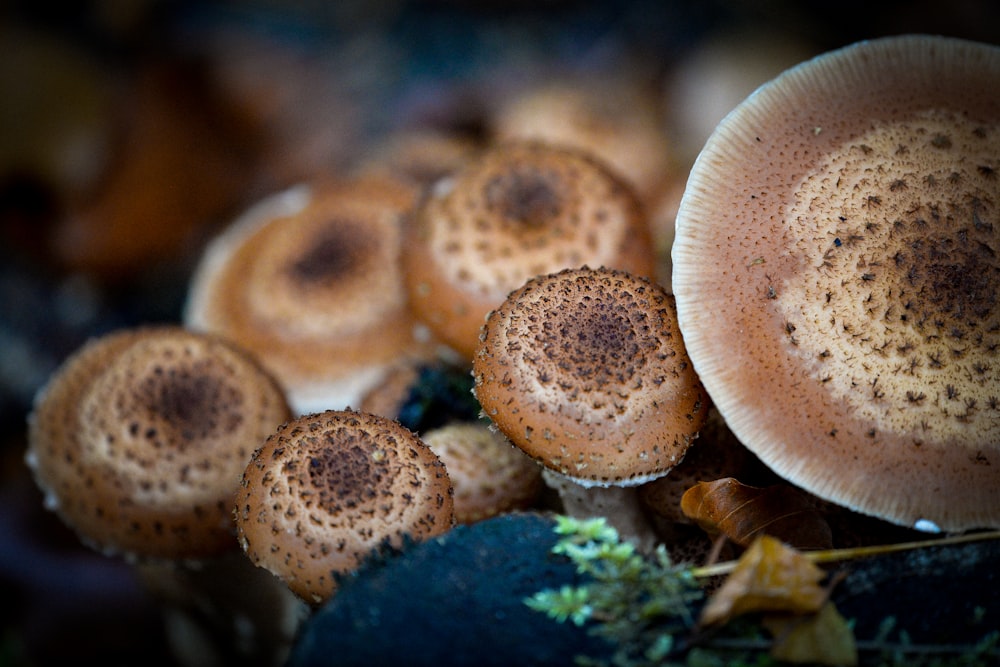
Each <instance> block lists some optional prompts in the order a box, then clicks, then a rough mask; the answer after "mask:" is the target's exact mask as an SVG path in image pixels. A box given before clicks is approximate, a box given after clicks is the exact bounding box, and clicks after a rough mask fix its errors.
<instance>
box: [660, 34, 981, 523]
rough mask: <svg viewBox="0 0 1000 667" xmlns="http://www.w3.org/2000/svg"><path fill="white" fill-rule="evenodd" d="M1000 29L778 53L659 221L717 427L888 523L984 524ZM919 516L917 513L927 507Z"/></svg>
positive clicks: (773, 463) (804, 482)
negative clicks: (782, 66)
mask: <svg viewBox="0 0 1000 667" xmlns="http://www.w3.org/2000/svg"><path fill="white" fill-rule="evenodd" d="M998 82H1000V48H997V47H995V46H987V45H982V44H976V43H972V42H966V41H961V40H956V39H947V38H937V37H926V36H904V37H893V38H884V39H879V40H873V41H869V42H861V43H858V44H855V45H851V46H848V47H845V48H843V49H840V50H837V51H833V52H831V53H828V54H826V55H823V56H820V57H818V58H816V59H813V60H811V61H807V62H805V63H803V64H801V65H799V66H797V67H794V68H792V69H791V70H788V71H787V72H785V73H784V74H782V75H781V76H779V77H778V78H776V79H775V80H773V81H772V82H770V83H769V84H766V85H765V86H763V87H762V88H760V89H759V90H758V91H757V92H756V93H754V94H753V95H751V96H750V97H749V98H748V99H747V100H746V101H745V102H743V103H742V104H741V105H740V106H738V107H737V108H736V109H735V110H734V111H733V112H732V113H731V114H730V115H729V116H728V117H727V118H726V119H725V120H724V121H723V122H722V123H721V124H720V125H719V127H718V129H717V130H716V131H715V133H714V134H713V135H712V137H711V139H709V141H708V143H707V144H706V146H705V148H704V150H703V152H702V153H701V155H700V157H699V158H698V160H697V163H696V164H695V167H694V169H693V170H692V173H691V176H690V180H689V183H688V187H687V190H686V192H685V194H684V197H683V200H682V203H681V207H680V212H679V214H678V219H677V237H676V241H675V244H674V250H673V260H674V280H673V288H674V291H675V294H676V296H677V309H678V317H679V320H680V325H681V330H682V331H683V333H684V339H685V344H686V345H687V348H688V351H689V353H690V355H691V359H692V361H693V362H694V365H695V368H696V369H697V371H698V374H699V376H700V377H701V379H702V381H703V382H704V383H705V386H706V388H707V389H708V392H709V394H710V396H711V397H712V400H713V402H714V403H715V404H716V405H717V406H718V409H719V411H720V412H721V414H722V415H723V417H724V418H725V420H726V422H727V423H728V424H729V426H730V428H731V429H732V430H733V432H734V433H735V434H736V435H737V436H738V437H739V439H740V440H741V441H742V442H743V443H744V444H745V445H746V446H747V447H748V448H750V449H751V450H752V451H754V452H755V453H756V454H757V455H758V456H759V457H760V458H761V459H762V460H763V461H764V462H765V463H766V464H767V465H768V466H770V467H771V468H772V469H773V470H774V471H776V472H777V473H779V474H781V475H783V476H784V477H786V478H787V479H789V480H790V481H792V482H793V483H795V484H798V485H799V486H802V487H804V488H805V489H806V490H808V491H811V492H812V493H814V494H816V495H818V496H820V497H822V498H825V499H827V500H830V501H833V502H835V503H838V504H841V505H844V506H847V507H849V508H852V509H854V510H857V511H860V512H863V513H867V514H871V515H874V516H877V517H881V518H883V519H887V520H889V521H892V522H896V523H899V524H901V525H906V526H915V525H916V526H928V527H930V525H931V524H934V525H936V526H938V527H939V528H941V529H944V530H962V529H967V528H972V527H977V526H1000V500H998V495H997V489H998V488H1000V380H998V372H1000V301H998V293H1000V219H998V218H1000V175H998V170H1000V85H998ZM928 522H930V523H928Z"/></svg>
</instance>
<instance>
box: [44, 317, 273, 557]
mask: <svg viewBox="0 0 1000 667" xmlns="http://www.w3.org/2000/svg"><path fill="white" fill-rule="evenodd" d="M289 416H290V413H289V410H288V405H287V404H286V402H285V398H284V394H283V393H282V391H281V388H280V387H279V386H278V384H277V383H276V382H275V381H274V379H273V378H272V377H271V376H270V375H269V374H267V373H266V372H265V371H264V370H263V369H262V368H261V367H260V366H259V364H257V363H256V361H254V360H253V359H252V358H251V357H250V356H249V355H247V354H246V352H244V351H243V350H240V349H238V348H236V347H234V346H232V345H231V344H229V343H227V342H224V341H222V340H220V339H218V338H216V337H214V336H207V335H201V334H195V333H193V332H189V331H185V330H184V329H181V328H180V327H172V326H163V327H143V328H138V329H125V330H121V331H117V332H113V333H110V334H107V335H105V336H102V337H100V338H96V339H93V340H91V341H90V342H88V343H87V344H86V345H84V346H83V347H82V348H81V349H79V350H78V351H77V352H76V353H75V354H73V355H72V356H71V357H70V358H69V359H68V360H67V361H66V362H65V363H64V364H63V366H62V367H61V368H60V369H59V370H57V372H56V373H55V374H54V375H53V376H52V378H51V379H50V380H49V381H48V383H47V385H46V386H45V387H44V388H43V389H42V391H41V392H40V393H39V395H38V397H37V399H36V402H35V405H34V409H33V411H32V412H31V415H30V417H29V444H28V450H27V457H26V460H27V462H28V465H29V466H30V468H31V470H32V471H33V474H34V476H35V480H36V481H37V483H38V485H39V487H41V489H42V490H43V491H44V492H45V503H46V505H47V506H48V507H49V508H51V509H53V510H55V512H56V513H57V514H58V515H59V516H60V517H61V518H62V519H63V520H64V521H65V522H66V523H67V524H68V525H69V526H70V527H71V528H72V529H73V530H75V531H76V532H77V534H78V535H79V536H80V539H81V540H82V541H84V542H85V543H87V544H88V545H90V546H92V547H93V548H95V549H97V550H99V551H102V552H104V553H108V554H122V555H126V556H129V557H132V558H138V557H159V558H169V559H175V558H200V557H207V556H212V555H217V554H220V553H223V552H225V551H227V550H230V549H233V548H235V547H236V546H237V544H236V540H235V538H234V529H233V522H232V517H231V507H232V499H233V496H234V493H235V492H236V488H237V484H238V481H239V477H240V474H241V473H242V472H243V468H244V467H245V466H246V464H247V461H249V460H250V455H251V454H252V453H253V451H254V449H255V448H256V447H258V446H259V445H260V443H261V442H263V441H264V439H265V438H266V437H267V435H268V434H269V433H270V432H272V431H273V430H274V428H275V427H276V425H277V424H280V423H281V422H283V421H284V420H286V419H288V417H289Z"/></svg>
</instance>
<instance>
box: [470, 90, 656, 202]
mask: <svg viewBox="0 0 1000 667" xmlns="http://www.w3.org/2000/svg"><path fill="white" fill-rule="evenodd" d="M658 102H659V100H658V99H657V97H656V95H654V94H653V93H652V91H650V90H648V89H647V88H646V87H645V86H643V85H642V83H641V82H640V81H630V80H627V79H626V78H622V77H618V78H615V79H611V78H610V77H607V76H598V77H589V78H587V79H586V80H582V78H581V79H574V78H569V77H567V78H563V79H556V80H550V79H546V80H545V81H544V82H543V83H539V84H536V85H533V86H530V87H528V88H526V89H525V90H523V91H521V92H520V93H518V94H515V95H513V96H512V97H510V98H508V99H507V100H506V101H505V102H504V103H503V104H501V105H500V106H499V108H497V109H496V110H495V111H494V112H493V114H492V116H491V118H490V119H489V125H490V130H491V132H492V134H493V137H494V139H495V140H496V141H499V142H505V141H513V140H522V141H523V140H528V141H541V142H544V143H549V144H553V145H556V146H569V147H572V148H576V149H579V150H583V151H586V152H588V153H590V154H591V155H593V156H594V157H596V158H598V159H599V160H602V161H603V162H605V163H606V164H607V165H608V166H609V167H611V169H613V170H614V171H615V173H617V174H620V175H621V176H622V177H623V178H624V179H625V180H626V181H628V182H629V184H631V185H632V187H633V188H635V190H636V192H638V193H639V195H640V196H641V197H642V198H643V200H646V198H647V197H648V196H649V195H650V194H651V193H653V192H654V191H655V190H656V189H657V188H658V187H659V185H660V182H661V181H662V180H663V179H664V177H665V175H666V174H668V173H670V171H671V170H672V168H673V164H672V159H671V155H670V151H671V147H670V142H669V141H668V139H667V133H666V130H665V123H664V121H663V117H662V111H661V109H660V108H659V106H658Z"/></svg>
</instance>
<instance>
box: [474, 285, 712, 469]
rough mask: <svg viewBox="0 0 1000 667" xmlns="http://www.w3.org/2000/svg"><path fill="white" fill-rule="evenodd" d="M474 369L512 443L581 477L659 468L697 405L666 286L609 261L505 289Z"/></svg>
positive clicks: (674, 458)
mask: <svg viewBox="0 0 1000 667" xmlns="http://www.w3.org/2000/svg"><path fill="white" fill-rule="evenodd" d="M473 375H474V377H475V394H476V397H477V398H478V399H479V402H480V404H481V405H482V407H483V411H484V412H485V414H486V415H487V416H488V417H489V418H490V419H491V420H493V422H494V423H496V425H497V426H498V427H499V428H500V430H501V431H503V433H504V434H505V435H506V436H507V437H508V438H510V440H511V441H512V442H513V443H514V444H516V445H517V446H518V447H520V448H521V449H523V450H524V451H525V452H527V453H528V454H529V455H531V456H532V457H533V458H535V459H536V460H538V461H539V462H540V463H542V464H543V465H545V466H547V467H548V468H551V469H553V470H555V471H557V472H559V473H561V474H563V475H565V476H566V477H569V478H571V479H573V480H574V481H576V482H578V483H579V484H581V485H586V486H610V485H620V486H631V485H636V484H641V483H643V482H646V481H649V480H652V479H655V478H657V477H659V476H661V475H664V474H666V473H667V472H668V471H669V470H670V469H671V468H673V467H674V466H675V465H677V464H678V463H680V461H681V459H682V458H683V457H684V454H685V452H686V451H687V449H688V447H689V446H690V445H691V442H692V441H693V440H694V439H695V437H696V436H697V434H698V429H699V428H700V427H701V425H702V424H703V423H704V420H705V418H706V414H707V411H708V400H707V396H706V395H705V392H704V390H703V389H702V387H701V384H700V382H699V381H698V378H697V376H696V375H695V373H694V369H693V367H692V366H691V363H690V361H689V359H688V357H687V352H686V351H685V349H684V344H683V341H682V340H681V336H680V331H679V329H678V328H677V321H676V314H675V311H674V302H673V297H672V296H671V295H669V294H667V293H666V292H665V291H664V290H663V288H661V287H660V286H658V285H656V284H654V283H652V282H651V281H649V280H647V279H645V278H641V277H638V276H633V275H631V274H629V273H626V272H624V271H616V270H613V269H590V268H587V267H583V268H579V269H565V270H563V271H560V272H557V273H552V274H547V275H544V276H538V277H535V278H533V279H531V280H529V281H528V282H527V283H526V284H525V285H523V286H522V287H520V288H519V289H517V290H515V291H513V292H511V294H510V295H509V296H508V297H507V299H506V300H505V301H504V302H503V304H502V305H501V306H500V307H499V308H498V309H497V310H495V311H493V312H491V313H490V315H489V319H488V320H487V321H486V324H485V326H484V327H483V334H482V336H481V342H480V345H479V349H478V350H477V352H476V355H475V357H474V358H473Z"/></svg>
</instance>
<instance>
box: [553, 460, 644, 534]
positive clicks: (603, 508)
mask: <svg viewBox="0 0 1000 667" xmlns="http://www.w3.org/2000/svg"><path fill="white" fill-rule="evenodd" d="M542 478H543V479H544V480H545V483H546V484H547V485H548V486H549V488H551V489H553V490H555V491H556V493H558V494H559V500H560V501H561V502H562V505H563V511H564V513H565V514H567V515H569V516H572V517H576V518H579V519H584V518H589V517H594V516H600V517H604V518H605V519H607V521H608V523H609V524H611V525H612V526H613V527H614V528H615V530H617V531H618V534H619V535H620V536H621V538H622V539H623V540H628V541H629V542H632V543H633V544H634V545H635V547H636V549H638V550H639V551H642V552H643V553H650V552H652V551H653V549H654V548H655V547H656V544H657V542H658V541H659V540H658V539H657V536H656V531H655V530H654V529H653V524H652V523H650V521H649V518H648V517H647V516H646V513H645V510H644V509H643V506H642V503H641V502H640V500H639V492H638V487H631V486H589V487H587V486H581V485H580V484H577V483H576V482H574V481H573V480H572V479H570V478H569V477H566V476H565V475H561V474H559V473H558V472H555V471H554V470H550V469H548V468H546V469H544V470H542Z"/></svg>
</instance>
